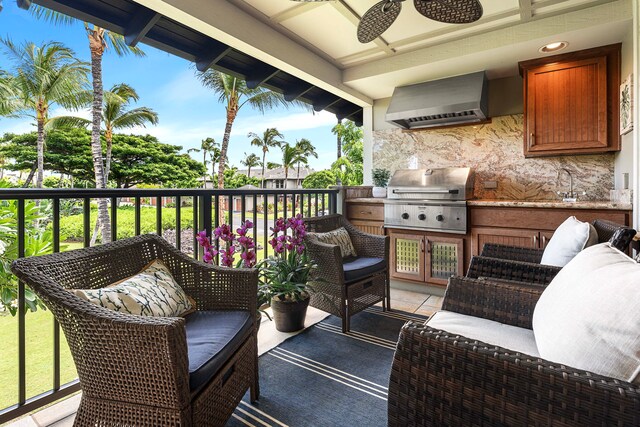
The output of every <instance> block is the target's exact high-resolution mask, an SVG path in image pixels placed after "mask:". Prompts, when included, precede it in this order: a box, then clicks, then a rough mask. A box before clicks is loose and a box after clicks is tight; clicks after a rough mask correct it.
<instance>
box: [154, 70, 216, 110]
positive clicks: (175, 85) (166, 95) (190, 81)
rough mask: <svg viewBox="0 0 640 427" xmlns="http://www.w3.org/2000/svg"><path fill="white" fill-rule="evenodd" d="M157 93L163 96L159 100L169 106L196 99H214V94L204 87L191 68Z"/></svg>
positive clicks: (160, 88)
mask: <svg viewBox="0 0 640 427" xmlns="http://www.w3.org/2000/svg"><path fill="white" fill-rule="evenodd" d="M156 93H158V94H162V95H161V96H160V97H159V98H158V100H159V101H162V102H165V103H167V104H173V103H181V104H182V103H186V102H189V101H193V100H195V99H202V98H205V99H206V98H212V92H211V91H210V90H208V89H206V88H205V87H203V86H202V84H201V83H200V81H199V80H198V79H197V78H196V76H195V73H194V71H193V69H191V68H188V69H186V70H184V71H182V72H181V73H179V74H178V75H177V76H176V77H175V78H174V79H173V80H171V81H170V82H169V83H167V84H166V85H164V86H162V87H159V88H158V89H157V91H156Z"/></svg>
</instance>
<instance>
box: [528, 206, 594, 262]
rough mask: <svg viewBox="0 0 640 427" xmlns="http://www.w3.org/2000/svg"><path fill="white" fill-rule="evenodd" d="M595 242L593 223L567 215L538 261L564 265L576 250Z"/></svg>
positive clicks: (578, 250) (575, 253)
mask: <svg viewBox="0 0 640 427" xmlns="http://www.w3.org/2000/svg"><path fill="white" fill-rule="evenodd" d="M596 243H598V233H597V232H596V229H595V228H593V225H591V224H589V223H588V222H582V221H578V220H577V219H576V217H575V216H572V217H569V218H567V219H566V220H565V221H564V222H563V223H562V224H560V226H559V227H558V228H557V229H556V231H555V232H554V233H553V236H552V237H551V240H549V243H548V244H547V247H546V248H545V249H544V253H543V254H542V260H541V261H540V263H541V264H544V265H555V266H557V267H564V266H565V265H567V263H568V262H569V261H571V260H572V259H573V257H574V256H576V255H577V254H578V252H580V251H581V250H583V249H584V248H587V247H589V246H591V245H595V244H596Z"/></svg>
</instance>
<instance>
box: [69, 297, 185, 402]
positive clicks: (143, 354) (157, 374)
mask: <svg viewBox="0 0 640 427" xmlns="http://www.w3.org/2000/svg"><path fill="white" fill-rule="evenodd" d="M103 310H104V311H105V312H107V311H109V310H106V309H100V311H103ZM111 313H113V314H111ZM111 313H106V316H101V317H94V316H91V317H89V316H82V317H80V319H79V320H80V321H81V322H82V323H83V325H82V328H77V329H75V330H69V328H68V327H66V328H64V331H65V335H66V337H67V340H68V341H76V342H80V340H81V342H82V343H83V344H82V345H74V346H73V347H74V348H75V351H74V352H73V357H74V361H75V363H76V367H77V370H78V376H79V378H80V381H81V382H82V390H83V393H84V394H86V395H87V397H93V398H98V399H108V400H114V401H123V402H128V403H137V404H141V405H147V404H148V403H149V402H157V406H159V407H165V408H176V409H181V408H184V407H185V405H188V403H189V401H188V396H189V361H188V356H187V344H186V333H185V328H184V319H183V318H176V317H164V318H159V317H144V316H133V315H125V314H119V313H114V312H111ZM63 326H65V325H63ZM114 381H116V382H117V383H118V386H117V387H114V384H113V383H114Z"/></svg>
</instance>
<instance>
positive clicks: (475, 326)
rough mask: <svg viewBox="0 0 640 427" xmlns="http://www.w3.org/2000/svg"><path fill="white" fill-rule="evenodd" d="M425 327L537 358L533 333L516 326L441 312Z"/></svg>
mask: <svg viewBox="0 0 640 427" xmlns="http://www.w3.org/2000/svg"><path fill="white" fill-rule="evenodd" d="M427 325H428V326H430V327H432V328H434V329H440V330H443V331H447V332H449V333H451V334H455V335H460V336H463V337H466V338H469V339H471V340H478V341H482V342H484V343H487V344H491V345H496V346H499V347H504V348H506V349H508V350H512V351H514V352H518V353H523V354H528V355H529V356H533V357H539V354H538V348H537V347H536V340H535V338H534V337H533V331H532V330H531V329H526V328H518V327H517V326H511V325H505V324H504V323H500V322H495V321H493V320H489V319H483V318H481V317H474V316H467V315H466V314H460V313H455V312H453V311H446V310H441V311H438V312H437V313H435V314H434V315H433V316H431V318H429V320H428V321H427Z"/></svg>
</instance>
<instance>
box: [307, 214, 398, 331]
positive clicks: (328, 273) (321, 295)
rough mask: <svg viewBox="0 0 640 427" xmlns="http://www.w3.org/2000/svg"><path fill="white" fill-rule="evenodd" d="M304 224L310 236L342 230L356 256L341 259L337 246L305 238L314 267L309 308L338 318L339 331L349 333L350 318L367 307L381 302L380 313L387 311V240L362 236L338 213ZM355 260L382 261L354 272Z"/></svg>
mask: <svg viewBox="0 0 640 427" xmlns="http://www.w3.org/2000/svg"><path fill="white" fill-rule="evenodd" d="M305 224H306V226H307V230H308V231H310V232H314V233H325V232H328V231H331V230H335V229H337V228H340V227H344V228H345V229H346V230H347V231H348V232H349V236H350V237H351V242H352V243H353V246H354V248H355V250H356V253H357V254H358V257H357V258H356V259H344V260H343V259H342V257H341V255H340V248H339V247H338V246H336V245H328V244H325V243H321V242H319V241H318V240H317V239H315V238H313V236H310V235H308V236H307V237H306V238H305V246H306V248H307V251H308V253H309V255H310V257H311V259H313V260H314V261H315V262H316V264H317V265H318V268H317V269H316V272H315V277H314V279H315V280H314V281H313V282H312V287H313V291H312V293H311V302H310V304H311V306H312V307H315V308H318V309H320V310H323V311H326V312H328V313H331V314H334V315H336V316H338V317H340V318H341V319H342V331H343V332H348V331H349V326H350V325H349V324H350V318H351V316H353V315H354V314H356V313H358V312H360V311H362V310H364V309H365V308H367V307H370V306H372V305H374V304H376V303H378V302H381V301H382V307H383V310H390V309H391V306H390V303H389V237H388V236H375V235H372V234H367V233H363V232H362V231H360V230H358V229H357V228H356V227H354V226H353V225H352V224H351V223H349V222H348V221H347V220H346V219H345V218H344V217H343V216H342V215H338V214H333V215H326V216H322V217H315V218H307V219H305ZM359 259H360V260H362V259H365V260H366V259H369V260H373V259H377V260H378V261H382V262H378V263H377V266H376V267H374V268H367V267H365V268H364V269H358V268H357V265H356V264H357V263H358V262H359V261H358V260H359ZM345 272H346V274H345Z"/></svg>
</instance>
